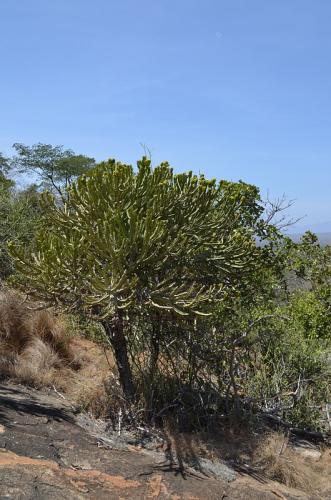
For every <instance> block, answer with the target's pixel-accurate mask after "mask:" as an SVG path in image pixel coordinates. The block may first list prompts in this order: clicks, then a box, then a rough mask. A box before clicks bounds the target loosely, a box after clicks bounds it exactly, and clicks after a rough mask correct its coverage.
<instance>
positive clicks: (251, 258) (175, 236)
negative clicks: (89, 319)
mask: <svg viewBox="0 0 331 500" xmlns="http://www.w3.org/2000/svg"><path fill="white" fill-rule="evenodd" d="M249 190H250V188H249V186H247V185H244V184H242V183H241V184H239V185H236V186H235V185H234V186H233V188H232V192H231V196H229V189H223V186H222V184H220V185H217V184H216V182H215V181H214V180H213V181H208V180H206V179H205V178H204V177H203V176H200V177H197V176H195V175H193V174H192V173H188V174H179V175H174V174H173V172H172V169H171V168H170V167H169V165H168V164H166V163H164V164H161V165H160V166H159V167H157V168H155V169H154V170H153V169H151V167H150V162H149V161H148V160H147V159H143V160H142V161H140V162H138V171H137V173H135V172H134V170H133V168H132V167H131V166H127V165H122V164H120V163H116V162H115V161H114V160H109V161H108V162H107V163H102V164H100V165H99V166H98V167H97V168H96V169H94V170H93V171H91V172H90V173H89V174H88V175H86V176H83V177H81V178H79V179H78V181H77V183H76V184H74V185H73V186H72V188H71V190H69V199H68V203H67V205H66V207H65V208H62V207H58V206H57V205H56V204H55V202H54V200H53V199H52V198H51V197H50V196H45V197H44V202H45V206H47V218H46V221H45V229H44V230H42V231H41V232H40V233H39V235H38V238H37V248H38V253H36V255H35V256H33V258H32V259H31V258H30V257H29V255H27V254H26V253H25V252H24V249H21V250H20V249H18V248H17V247H16V248H15V247H13V253H14V254H15V257H16V263H17V266H18V267H19V269H20V270H21V272H22V273H25V274H26V276H27V278H28V282H29V286H30V288H31V290H32V291H33V292H34V293H36V294H37V295H39V296H42V297H43V298H45V299H47V300H48V301H52V302H58V301H60V302H61V303H63V304H64V305H67V306H71V307H73V308H76V309H80V310H84V311H85V312H86V311H89V312H90V313H91V314H93V315H95V316H98V317H100V318H106V317H113V316H114V315H115V314H116V311H117V310H124V311H132V312H134V313H139V312H146V311H147V310H148V309H150V310H153V309H156V310H158V311H159V312H160V313H170V314H172V313H173V314H178V315H185V316H186V315H192V314H193V315H194V314H205V313H208V312H209V309H210V305H211V304H212V303H213V302H215V301H218V300H221V299H223V298H225V297H226V296H227V294H232V293H233V292H234V291H235V290H236V288H238V287H242V286H244V284H245V282H248V281H249V277H250V275H251V274H252V270H253V269H254V270H255V269H257V268H258V266H259V253H261V252H260V250H259V249H258V248H257V247H256V244H255V241H254V238H253V235H254V225H253V223H254V221H255V220H257V219H258V217H259V214H260V211H259V205H258V201H257V200H256V195H257V193H256V191H255V190H254V196H253V200H252V197H250V198H249V202H248V203H247V201H246V199H247V198H246V197H245V196H244V194H245V193H244V192H247V191H249ZM254 200H255V201H254ZM246 213H247V219H248V214H249V215H250V218H251V219H252V220H248V221H247V220H246V219H245V215H244V214H246Z"/></svg>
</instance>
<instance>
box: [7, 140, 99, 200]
mask: <svg viewBox="0 0 331 500" xmlns="http://www.w3.org/2000/svg"><path fill="white" fill-rule="evenodd" d="M13 148H14V149H15V150H16V153H17V155H16V156H15V157H14V158H13V159H12V161H11V162H10V166H11V168H13V169H15V170H17V171H18V172H19V173H23V174H25V173H29V174H31V173H32V174H34V175H35V176H36V178H37V179H39V180H40V182H41V184H42V186H43V187H44V188H47V189H49V190H51V191H55V192H56V193H58V194H60V195H61V196H62V197H63V196H64V188H67V187H68V186H69V185H70V184H71V183H72V181H73V180H74V179H76V178H77V177H78V176H80V175H82V174H84V173H86V172H88V171H89V170H90V169H91V168H92V167H93V166H94V165H95V160H94V158H89V157H87V156H84V155H76V154H75V153H74V152H73V151H72V150H71V149H63V146H52V145H50V144H42V143H38V144H34V145H33V146H26V145H24V144H20V143H15V144H14V145H13Z"/></svg>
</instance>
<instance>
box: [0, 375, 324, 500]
mask: <svg viewBox="0 0 331 500" xmlns="http://www.w3.org/2000/svg"><path fill="white" fill-rule="evenodd" d="M147 448H148V446H147V447H142V446H138V445H137V443H135V442H134V439H133V438H132V436H128V435H126V434H125V433H123V435H121V436H118V435H117V433H112V434H111V433H109V432H108V433H105V429H104V428H102V426H100V425H98V424H97V422H94V421H93V420H92V419H89V417H88V416H82V415H76V414H75V410H74V408H73V407H72V406H71V405H70V404H69V403H68V402H67V401H66V400H65V399H63V397H61V395H60V394H57V393H55V392H54V393H51V392H48V393H47V392H40V391H35V390H33V389H29V388H26V387H24V386H20V385H13V384H9V383H2V384H0V499H5V498H6V499H7V498H8V499H31V500H32V499H33V500H36V499H53V500H57V499H66V500H70V499H86V498H88V499H124V498H130V499H153V498H154V499H172V500H180V499H192V500H193V499H202V498H203V499H205V498H208V499H211V500H212V499H215V500H216V499H217V500H220V499H236V500H240V499H243V500H244V499H245V500H247V499H254V500H255V499H264V500H269V499H270V500H274V499H279V498H281V499H288V500H290V499H305V498H306V499H308V498H311V499H314V498H316V499H317V498H321V496H320V495H314V494H312V495H307V494H305V493H303V492H300V491H298V490H294V489H289V488H286V487H285V486H283V485H281V484H279V483H276V482H272V481H270V480H267V479H265V478H263V477H259V476H258V475H255V474H254V473H252V472H251V471H245V470H234V468H231V467H229V466H228V465H227V464H223V463H221V462H218V463H213V462H211V461H210V460H206V459H204V460H199V459H197V462H196V463H192V464H186V465H185V467H183V464H179V463H178V461H177V459H176V457H175V456H169V455H167V454H166V453H165V452H164V450H161V449H160V450H158V447H157V445H156V446H153V447H150V449H147Z"/></svg>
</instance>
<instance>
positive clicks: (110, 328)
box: [102, 312, 135, 401]
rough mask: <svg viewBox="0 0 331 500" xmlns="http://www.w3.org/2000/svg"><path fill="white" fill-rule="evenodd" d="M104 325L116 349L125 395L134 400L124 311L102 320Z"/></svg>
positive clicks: (117, 363) (116, 358) (114, 349)
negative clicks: (109, 318)
mask: <svg viewBox="0 0 331 500" xmlns="http://www.w3.org/2000/svg"><path fill="white" fill-rule="evenodd" d="M102 325H103V327H104V329H105V332H106V335H107V337H108V339H109V342H110V344H111V346H112V348H113V351H114V355H115V360H116V365H117V369H118V374H119V379H120V384H121V386H122V389H123V392H124V395H125V397H126V398H127V399H128V400H129V401H133V400H134V398H135V387H134V383H133V377H132V370H131V366H130V362H129V357H128V348H127V342H126V338H125V335H124V325H123V315H122V313H121V312H118V313H117V315H116V316H115V318H113V319H112V320H109V321H102Z"/></svg>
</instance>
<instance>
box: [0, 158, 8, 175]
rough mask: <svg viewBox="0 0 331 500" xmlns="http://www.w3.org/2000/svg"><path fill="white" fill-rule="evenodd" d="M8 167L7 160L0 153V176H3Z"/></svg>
mask: <svg viewBox="0 0 331 500" xmlns="http://www.w3.org/2000/svg"><path fill="white" fill-rule="evenodd" d="M8 169H9V160H8V158H6V157H5V156H4V155H3V154H2V153H0V176H3V175H4V174H5V173H6V172H7V171H8Z"/></svg>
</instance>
